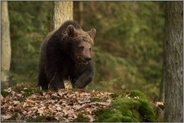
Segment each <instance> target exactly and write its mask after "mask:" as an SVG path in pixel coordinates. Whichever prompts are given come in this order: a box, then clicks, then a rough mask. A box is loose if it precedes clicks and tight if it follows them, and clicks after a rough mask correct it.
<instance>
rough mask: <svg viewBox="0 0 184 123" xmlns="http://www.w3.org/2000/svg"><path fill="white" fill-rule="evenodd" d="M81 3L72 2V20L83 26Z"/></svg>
mask: <svg viewBox="0 0 184 123" xmlns="http://www.w3.org/2000/svg"><path fill="white" fill-rule="evenodd" d="M83 11H84V7H83V1H74V20H76V21H77V22H79V24H80V25H81V26H83Z"/></svg>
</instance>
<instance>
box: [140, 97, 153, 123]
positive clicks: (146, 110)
mask: <svg viewBox="0 0 184 123" xmlns="http://www.w3.org/2000/svg"><path fill="white" fill-rule="evenodd" d="M139 102H140V103H141V105H140V107H139V110H138V111H139V113H140V115H141V116H142V118H143V119H142V120H143V121H145V122H148V121H149V122H154V121H156V116H155V113H154V110H153V108H152V107H151V105H150V104H149V102H147V101H145V100H143V99H139Z"/></svg>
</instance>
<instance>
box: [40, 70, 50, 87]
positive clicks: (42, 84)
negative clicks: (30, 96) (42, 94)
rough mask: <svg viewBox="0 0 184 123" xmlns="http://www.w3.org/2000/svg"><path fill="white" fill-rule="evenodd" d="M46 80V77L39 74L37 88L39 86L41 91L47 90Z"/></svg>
mask: <svg viewBox="0 0 184 123" xmlns="http://www.w3.org/2000/svg"><path fill="white" fill-rule="evenodd" d="M48 84H49V82H48V80H47V77H46V75H45V74H44V73H41V72H39V75H38V86H41V87H42V89H43V90H47V89H48Z"/></svg>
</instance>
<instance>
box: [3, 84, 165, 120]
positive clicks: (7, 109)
mask: <svg viewBox="0 0 184 123" xmlns="http://www.w3.org/2000/svg"><path fill="white" fill-rule="evenodd" d="M163 106H164V105H163V103H162V102H161V103H159V102H157V103H150V102H148V100H147V98H146V96H145V95H144V94H143V93H141V92H139V91H131V92H127V93H121V94H114V93H109V92H100V91H86V90H77V89H60V90H58V91H57V92H56V91H47V92H46V91H42V90H40V89H38V88H24V87H15V88H7V89H4V90H2V91H1V121H31V122H47V121H52V122H53V121H56V122H58V121H60V122H95V121H111V122H113V121H114V122H122V121H158V116H156V111H158V110H155V109H158V108H159V110H161V109H163V108H162V107H163Z"/></svg>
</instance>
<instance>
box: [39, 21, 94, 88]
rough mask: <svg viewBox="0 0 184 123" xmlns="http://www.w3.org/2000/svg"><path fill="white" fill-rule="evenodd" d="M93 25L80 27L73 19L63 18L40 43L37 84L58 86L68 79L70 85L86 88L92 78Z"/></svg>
mask: <svg viewBox="0 0 184 123" xmlns="http://www.w3.org/2000/svg"><path fill="white" fill-rule="evenodd" d="M95 34H96V30H95V29H91V30H90V31H88V32H85V31H83V30H82V28H81V27H80V25H79V24H78V23H77V22H75V21H66V22H65V23H63V24H62V25H61V27H60V28H59V29H57V30H55V31H53V32H51V33H50V34H48V36H47V37H46V38H45V40H44V41H43V43H42V46H41V53H40V61H39V73H38V85H39V86H41V87H42V88H43V89H48V88H50V89H53V90H58V89H60V88H65V87H64V80H66V79H69V80H70V81H71V83H72V86H73V88H80V89H83V88H85V87H86V86H87V85H88V84H89V83H90V82H91V81H92V79H93V76H94V67H93V61H92V57H91V48H92V46H93V44H94V37H95Z"/></svg>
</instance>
